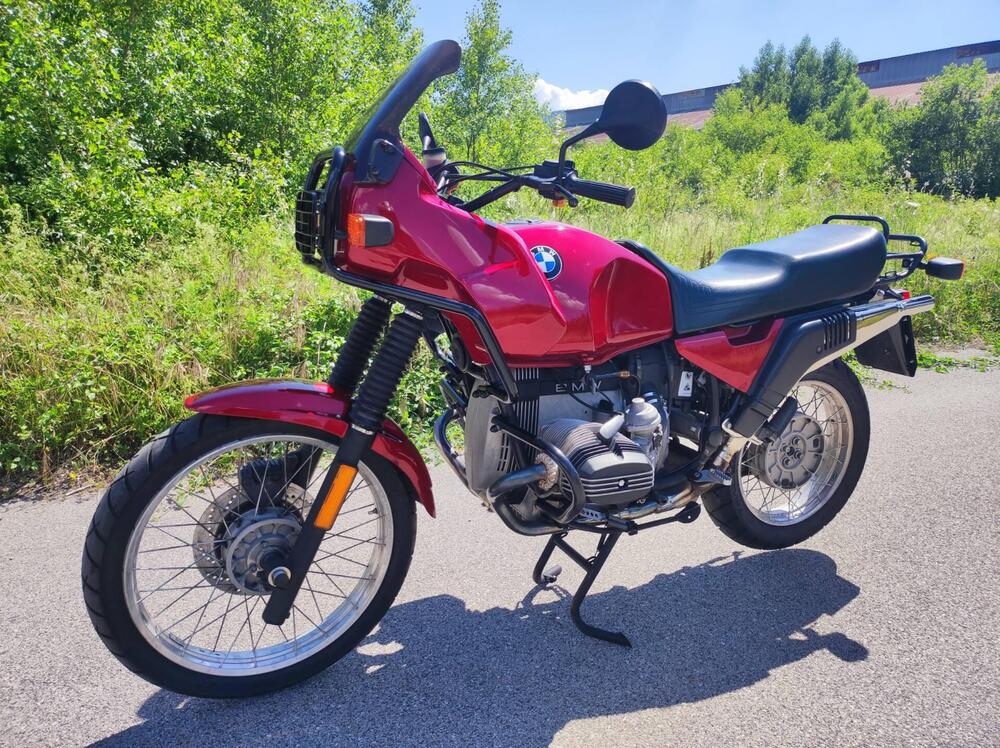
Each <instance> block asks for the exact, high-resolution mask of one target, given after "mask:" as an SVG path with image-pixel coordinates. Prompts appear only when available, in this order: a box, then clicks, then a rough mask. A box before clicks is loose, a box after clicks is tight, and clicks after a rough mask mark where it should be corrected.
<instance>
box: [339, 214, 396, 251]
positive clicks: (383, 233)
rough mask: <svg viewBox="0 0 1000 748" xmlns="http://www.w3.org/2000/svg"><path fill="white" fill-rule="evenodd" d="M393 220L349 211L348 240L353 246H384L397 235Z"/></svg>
mask: <svg viewBox="0 0 1000 748" xmlns="http://www.w3.org/2000/svg"><path fill="white" fill-rule="evenodd" d="M395 233H396V232H395V228H394V227H393V225H392V221H390V220H389V219H388V218H384V217H383V216H375V215H370V214H368V213H349V214H348V216H347V241H348V243H349V244H350V245H351V246H352V247H384V246H385V245H386V244H391V243H392V240H393V237H394V236H395Z"/></svg>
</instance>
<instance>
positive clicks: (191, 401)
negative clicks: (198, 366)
mask: <svg viewBox="0 0 1000 748" xmlns="http://www.w3.org/2000/svg"><path fill="white" fill-rule="evenodd" d="M350 405H351V401H350V399H349V398H347V397H345V396H344V395H343V394H341V393H339V392H337V391H336V390H335V389H333V388H332V387H331V386H330V385H328V384H324V383H321V382H304V381H297V380H287V379H259V380H254V381H249V382H238V383H236V384H230V385H225V386H223V387H218V388H216V389H214V390H207V391H206V392H200V393H198V394H197V395H191V396H190V397H189V398H188V399H187V400H185V401H184V406H185V407H186V408H188V409H189V410H193V411H195V412H198V413H210V414H212V415H221V416H237V417H240V418H260V419H264V420H268V421H281V422H283V423H295V424H298V425H300V426H309V427H311V428H314V429H319V430H320V431H325V432H327V433H329V434H333V435H334V436H337V437H343V435H344V434H345V433H347V429H348V428H349V427H350V423H349V422H348V420H347V412H348V410H349V409H350ZM372 450H373V451H374V452H375V453H376V454H378V455H379V456H380V457H383V458H385V459H386V460H388V461H389V462H391V463H392V464H393V465H394V466H395V467H396V468H397V469H398V470H399V472H400V473H402V474H403V476H404V477H405V478H406V479H407V480H408V481H409V482H410V485H411V486H412V489H413V493H414V495H415V496H416V498H417V500H418V501H419V502H420V503H421V504H423V505H424V509H426V510H427V513H428V514H429V515H431V516H432V517H434V516H435V509H434V494H433V493H432V491H431V476H430V473H428V471H427V465H426V464H425V463H424V460H423V457H421V456H420V452H419V451H418V450H417V448H416V447H415V446H413V442H411V441H410V440H409V438H407V436H406V434H404V433H403V430H402V429H401V428H399V426H398V425H397V424H396V423H395V422H394V421H392V420H390V419H388V418H386V419H385V421H383V422H382V428H381V429H380V430H379V433H378V434H376V435H375V441H374V442H373V443H372Z"/></svg>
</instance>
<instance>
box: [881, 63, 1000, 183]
mask: <svg viewBox="0 0 1000 748" xmlns="http://www.w3.org/2000/svg"><path fill="white" fill-rule="evenodd" d="M988 85H989V81H988V78H987V75H986V65H985V63H984V62H983V61H982V60H976V61H975V62H974V63H973V64H971V65H949V66H948V67H946V68H945V69H944V71H943V72H942V73H941V75H939V76H937V77H936V78H932V79H930V80H929V81H927V83H926V84H924V87H923V88H922V89H921V92H920V104H919V105H918V106H913V107H904V108H903V109H901V110H899V111H898V112H897V113H896V116H895V117H894V118H893V122H892V126H891V132H890V150H891V152H892V154H893V160H894V163H895V164H896V165H897V167H898V168H900V170H902V171H903V172H904V173H906V174H908V175H909V176H910V177H911V178H912V179H913V181H914V182H915V183H916V185H917V186H918V188H920V189H927V190H932V191H940V192H944V193H954V192H958V193H962V194H979V193H981V192H982V189H981V188H982V187H983V186H984V185H978V184H977V177H978V176H980V175H982V176H983V177H984V178H985V179H986V181H987V183H990V182H991V179H990V172H991V171H992V167H991V166H989V160H990V156H989V155H988V154H981V153H980V145H987V150H991V149H989V142H990V140H991V136H990V134H988V133H987V132H985V130H987V129H988V126H989V123H990V121H991V120H992V118H993V117H994V116H995V107H996V104H995V102H996V97H995V96H993V95H991V96H990V97H989V99H988V100H984V95H985V94H986V92H987V89H988ZM993 138H994V139H995V136H993ZM994 142H995V140H994ZM980 162H982V163H980Z"/></svg>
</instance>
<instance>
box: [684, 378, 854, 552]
mask: <svg viewBox="0 0 1000 748" xmlns="http://www.w3.org/2000/svg"><path fill="white" fill-rule="evenodd" d="M791 394H792V396H794V397H795V398H796V399H797V400H798V402H799V410H798V412H797V413H796V414H795V416H794V417H793V418H792V420H791V422H790V423H789V424H788V427H787V428H786V429H785V431H784V433H782V434H781V436H780V437H779V438H778V439H775V440H774V441H772V442H770V443H768V444H761V445H755V444H748V445H747V446H746V447H744V448H743V450H742V451H741V452H740V454H739V455H738V456H737V457H736V459H734V460H733V471H732V473H733V482H732V485H730V486H719V487H718V488H715V489H713V490H712V491H710V492H709V493H707V494H705V497H704V504H705V508H706V509H707V510H708V513H709V516H711V518H712V521H713V522H715V524H716V525H717V526H718V527H719V529H720V530H722V531H723V532H724V533H725V534H726V535H728V536H729V537H730V538H732V539H733V540H735V541H736V542H738V543H741V544H742V545H745V546H749V547H750V548H765V549H767V548H787V547H788V546H791V545H795V544H797V543H801V542H802V541H804V540H805V539H806V538H809V537H811V536H812V535H815V534H816V533H817V532H819V531H820V530H821V529H822V528H823V527H824V526H826V524H827V523H828V522H829V521H830V520H832V519H833V518H834V517H835V516H836V515H837V513H838V512H839V511H840V510H841V509H843V507H844V504H846V503H847V499H848V498H849V497H850V495H851V493H852V492H853V491H854V487H855V486H856V485H857V483H858V479H859V478H860V477H861V471H862V470H863V469H864V466H865V460H866V458H867V457H868V439H869V435H870V428H871V424H870V420H869V415H868V401H867V400H866V399H865V393H864V390H863V389H862V388H861V383H860V382H859V381H858V378H857V377H856V376H855V374H854V372H852V371H851V370H850V368H848V366H847V365H846V364H844V363H843V362H842V361H839V360H838V361H834V362H832V363H829V364H827V365H826V366H824V367H822V368H821V369H817V370H816V371H814V372H810V373H809V374H807V375H806V376H805V378H804V379H803V380H802V381H800V382H799V383H798V385H796V387H795V389H794V390H793V391H792V393H791Z"/></svg>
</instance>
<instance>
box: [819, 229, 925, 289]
mask: <svg viewBox="0 0 1000 748" xmlns="http://www.w3.org/2000/svg"><path fill="white" fill-rule="evenodd" d="M834 221H858V222H863V223H877V224H879V226H881V227H882V235H883V236H884V237H885V241H886V245H888V243H889V242H906V243H907V244H908V245H909V246H910V247H916V248H917V251H911V252H888V253H887V254H886V256H885V260H886V262H889V261H896V262H900V263H902V268H901V269H900V270H892V271H890V272H887V273H883V274H882V275H880V276H879V278H878V282H877V283H876V286H888V285H889V284H891V283H896V282H898V281H901V280H903V279H904V278H908V277H909V276H910V275H912V274H913V271H914V270H916V269H917V268H919V267H921V266H922V264H923V261H924V257H926V256H927V242H926V241H925V240H924V238H923V237H921V236H916V235H913V234H893V233H892V232H891V231H890V230H889V222H888V221H887V220H885V219H884V218H882V216H869V215H852V214H850V213H835V214H834V215H832V216H827V217H826V218H824V219H823V223H833V222H834Z"/></svg>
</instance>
